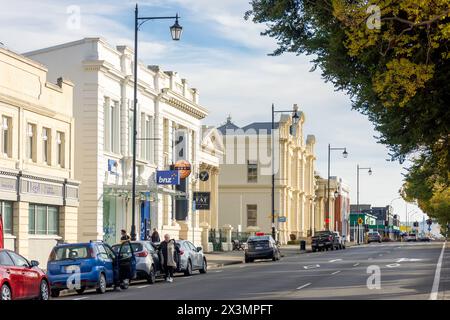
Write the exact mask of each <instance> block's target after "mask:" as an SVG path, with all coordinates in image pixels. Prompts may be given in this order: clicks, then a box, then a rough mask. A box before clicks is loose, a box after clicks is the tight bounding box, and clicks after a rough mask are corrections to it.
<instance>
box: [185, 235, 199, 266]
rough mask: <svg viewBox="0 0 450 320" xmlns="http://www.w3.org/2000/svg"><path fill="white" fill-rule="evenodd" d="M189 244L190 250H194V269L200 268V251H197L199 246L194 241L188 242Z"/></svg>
mask: <svg viewBox="0 0 450 320" xmlns="http://www.w3.org/2000/svg"><path fill="white" fill-rule="evenodd" d="M187 245H188V247H189V250H190V251H191V252H192V268H193V269H199V268H200V261H199V260H200V259H199V253H198V251H197V248H196V247H195V246H194V244H193V243H192V242H189V241H188V242H187Z"/></svg>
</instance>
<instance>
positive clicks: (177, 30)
mask: <svg viewBox="0 0 450 320" xmlns="http://www.w3.org/2000/svg"><path fill="white" fill-rule="evenodd" d="M178 18H179V16H178V14H177V15H176V16H173V17H139V13H138V5H137V4H136V9H135V11H134V101H133V176H132V177H133V178H132V179H133V181H132V186H131V190H132V191H131V197H132V202H131V219H132V221H131V232H130V236H131V240H133V241H135V240H136V222H135V219H136V141H137V140H138V139H137V127H136V124H137V122H136V121H137V120H136V119H137V81H138V80H137V71H138V31H139V28H140V27H141V26H142V25H143V24H144V23H145V22H147V21H150V20H163V19H175V23H174V24H173V25H172V26H171V27H170V34H171V36H172V40H175V41H178V40H180V37H181V32H182V30H183V28H182V27H181V26H180V25H179V24H178ZM149 139H151V138H146V140H149Z"/></svg>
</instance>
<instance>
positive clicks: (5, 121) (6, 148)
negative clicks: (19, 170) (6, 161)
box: [1, 116, 12, 157]
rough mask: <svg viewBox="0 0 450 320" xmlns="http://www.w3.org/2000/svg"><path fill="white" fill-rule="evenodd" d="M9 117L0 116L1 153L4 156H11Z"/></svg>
mask: <svg viewBox="0 0 450 320" xmlns="http://www.w3.org/2000/svg"><path fill="white" fill-rule="evenodd" d="M11 133H12V130H11V118H9V117H5V116H3V117H2V141H1V142H2V153H3V155H4V156H7V157H11V150H10V146H11Z"/></svg>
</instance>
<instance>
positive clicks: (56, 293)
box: [50, 289, 61, 298]
mask: <svg viewBox="0 0 450 320" xmlns="http://www.w3.org/2000/svg"><path fill="white" fill-rule="evenodd" d="M60 292H61V291H60V290H58V289H52V290H50V296H51V297H52V298H58V297H59V293H60Z"/></svg>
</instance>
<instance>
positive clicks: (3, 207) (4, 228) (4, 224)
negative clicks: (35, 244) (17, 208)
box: [0, 200, 14, 235]
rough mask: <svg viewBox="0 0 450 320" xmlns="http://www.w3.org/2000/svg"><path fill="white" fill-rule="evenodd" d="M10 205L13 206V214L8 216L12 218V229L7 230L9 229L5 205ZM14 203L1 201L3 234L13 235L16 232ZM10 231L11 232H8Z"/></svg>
mask: <svg viewBox="0 0 450 320" xmlns="http://www.w3.org/2000/svg"><path fill="white" fill-rule="evenodd" d="M6 203H8V204H10V205H11V212H9V213H8V216H9V217H10V222H9V223H10V224H11V227H10V228H8V229H7V228H6V227H7V225H8V224H7V220H6V214H5V204H6ZM13 210H14V209H13V203H12V201H5V200H1V201H0V216H1V217H2V222H3V232H4V233H5V234H9V235H12V234H13V232H14V211H13ZM8 230H9V231H10V232H8Z"/></svg>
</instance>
